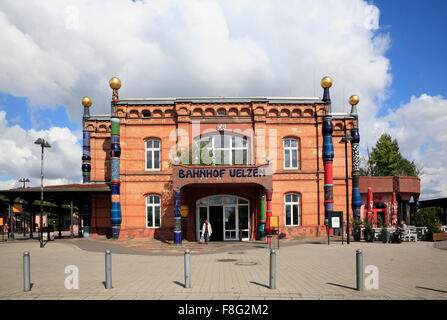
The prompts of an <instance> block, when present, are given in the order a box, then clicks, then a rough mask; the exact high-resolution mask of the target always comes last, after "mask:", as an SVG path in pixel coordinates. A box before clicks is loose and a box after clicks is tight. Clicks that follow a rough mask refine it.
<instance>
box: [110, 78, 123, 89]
mask: <svg viewBox="0 0 447 320" xmlns="http://www.w3.org/2000/svg"><path fill="white" fill-rule="evenodd" d="M109 86H110V88H112V89H116V90H118V89H119V88H121V80H120V79H119V78H117V77H113V78H112V79H110V81H109Z"/></svg>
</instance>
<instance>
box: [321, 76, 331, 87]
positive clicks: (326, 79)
mask: <svg viewBox="0 0 447 320" xmlns="http://www.w3.org/2000/svg"><path fill="white" fill-rule="evenodd" d="M320 85H321V87H322V88H325V89H326V88H330V87H332V79H331V78H330V77H327V76H326V77H324V78H323V79H321V82H320Z"/></svg>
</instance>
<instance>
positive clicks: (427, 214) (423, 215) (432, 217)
mask: <svg viewBox="0 0 447 320" xmlns="http://www.w3.org/2000/svg"><path fill="white" fill-rule="evenodd" d="M416 216H418V218H417V219H418V223H422V225H423V226H425V227H426V228H427V229H428V231H429V232H431V233H439V232H441V229H440V228H439V224H440V223H441V222H440V221H439V218H438V210H437V209H435V208H422V209H420V210H419V211H418V212H417V213H416V215H415V219H416Z"/></svg>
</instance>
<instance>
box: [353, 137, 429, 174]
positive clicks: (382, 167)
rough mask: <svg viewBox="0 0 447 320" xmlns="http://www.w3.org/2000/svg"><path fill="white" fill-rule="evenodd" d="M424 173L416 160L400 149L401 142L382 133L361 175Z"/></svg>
mask: <svg viewBox="0 0 447 320" xmlns="http://www.w3.org/2000/svg"><path fill="white" fill-rule="evenodd" d="M421 173H422V169H421V168H420V167H418V166H417V165H416V164H415V163H414V161H412V162H410V161H409V160H407V159H405V158H404V157H403V156H402V154H401V153H400V151H399V144H398V142H397V140H396V139H392V138H391V136H390V135H389V134H386V133H384V134H382V136H381V137H380V138H379V140H377V143H376V145H375V147H373V149H372V152H371V153H369V149H368V160H367V164H366V166H364V167H362V168H361V170H360V174H361V175H369V176H413V177H417V176H419V175H420V174H421Z"/></svg>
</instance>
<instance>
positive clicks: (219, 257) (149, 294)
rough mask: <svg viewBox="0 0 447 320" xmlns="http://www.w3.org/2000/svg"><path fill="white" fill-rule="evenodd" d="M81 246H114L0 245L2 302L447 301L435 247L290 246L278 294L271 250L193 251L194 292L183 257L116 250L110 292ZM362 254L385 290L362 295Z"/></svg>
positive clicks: (93, 257) (446, 258) (100, 259)
mask: <svg viewBox="0 0 447 320" xmlns="http://www.w3.org/2000/svg"><path fill="white" fill-rule="evenodd" d="M76 242H79V243H84V242H85V243H90V242H92V243H94V245H98V244H101V245H102V243H103V242H106V244H108V240H107V241H93V240H84V239H73V240H62V241H59V242H57V241H52V242H49V243H48V244H47V246H46V247H45V248H43V249H41V248H39V245H38V242H37V241H35V242H28V241H15V242H10V243H2V244H0V255H1V261H0V283H1V287H0V299H151V300H152V299H176V300H182V299H199V300H201V299H232V300H235V299H260V300H262V299H443V300H444V299H447V277H446V276H445V275H446V274H445V272H446V267H447V252H446V251H445V250H439V249H436V248H434V247H433V243H430V242H417V243H402V244H380V243H365V242H361V243H358V242H357V243H356V242H351V244H350V245H346V244H345V245H341V243H338V242H332V244H331V245H330V246H328V245H327V243H322V244H316V243H304V241H295V242H294V241H290V242H289V243H288V244H287V245H284V246H281V247H280V249H279V250H278V251H277V281H276V287H277V289H276V290H271V289H269V288H268V284H269V250H268V249H266V248H265V247H256V246H257V245H258V244H257V243H247V244H244V245H246V247H245V248H243V249H241V248H240V247H238V246H231V245H230V246H227V247H226V248H216V250H215V251H214V252H211V251H210V252H208V253H207V254H200V253H198V252H194V249H193V251H192V255H191V269H192V273H191V284H192V288H190V289H185V288H184V286H183V283H184V274H183V254H160V253H158V252H157V253H156V254H154V253H153V252H146V253H144V254H118V253H117V252H115V251H116V250H117V249H116V248H115V249H112V264H113V267H112V272H113V276H112V279H113V288H112V289H109V290H107V289H105V288H104V286H103V284H102V282H103V281H104V278H105V275H104V251H103V248H99V249H98V248H96V250H99V251H102V252H98V251H96V252H95V251H94V250H93V249H92V248H90V251H87V250H83V249H81V248H80V246H78V245H75V244H76ZM112 244H113V245H117V244H116V243H110V245H112ZM191 245H193V244H191ZM194 245H199V244H194ZM238 245H240V244H238ZM264 245H265V244H264ZM186 246H187V244H185V247H186ZM208 246H211V245H208ZM122 248H125V249H123V250H133V252H140V251H139V250H136V249H131V248H127V247H122ZM184 249H185V248H176V250H180V251H181V252H183V250H184ZM224 249H225V250H224ZM356 249H362V250H363V252H364V267H366V266H367V265H375V266H377V267H378V269H379V290H365V291H363V292H358V291H356V290H355V251H356ZM147 250H151V249H147ZM23 251H29V252H30V255H31V282H32V283H33V287H32V290H31V291H30V292H23V278H22V277H23V269H22V257H23ZM176 253H177V252H176ZM68 265H75V266H76V267H77V268H78V270H79V289H78V290H76V289H73V290H69V289H66V288H65V286H64V283H65V279H66V278H67V277H68V276H69V274H65V273H64V271H65V267H66V266H68ZM366 276H367V274H366V275H365V277H366Z"/></svg>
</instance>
